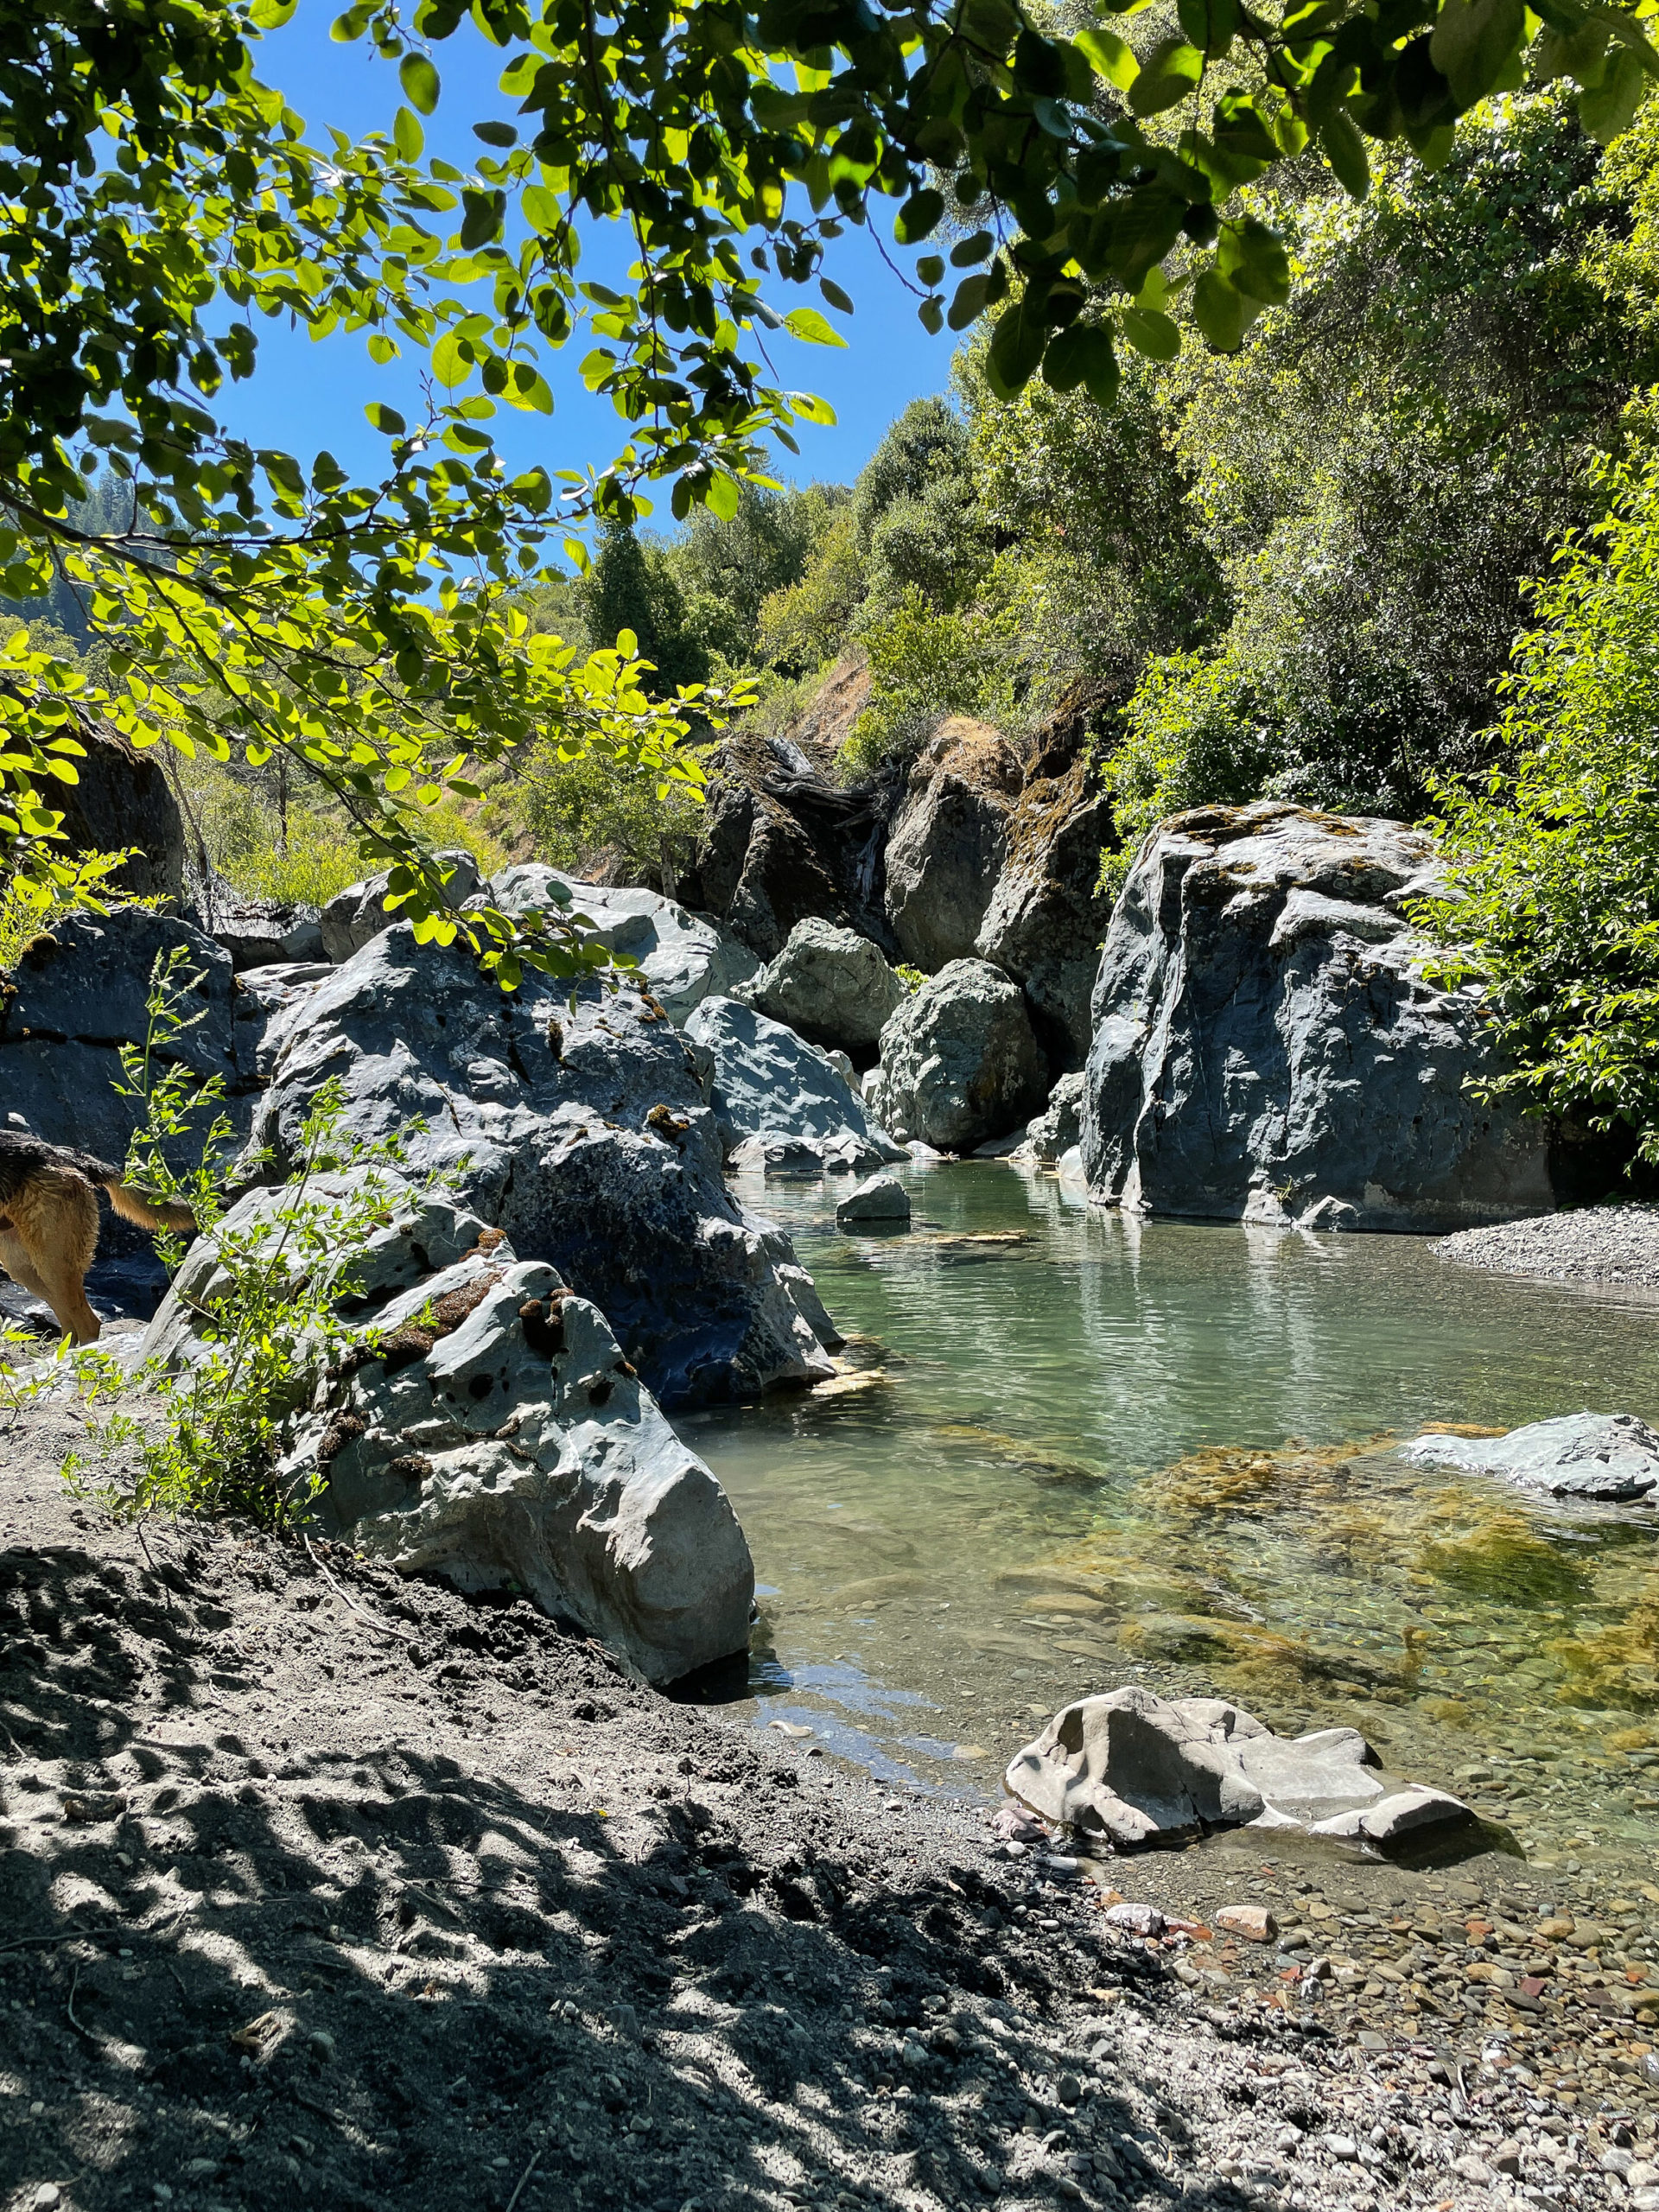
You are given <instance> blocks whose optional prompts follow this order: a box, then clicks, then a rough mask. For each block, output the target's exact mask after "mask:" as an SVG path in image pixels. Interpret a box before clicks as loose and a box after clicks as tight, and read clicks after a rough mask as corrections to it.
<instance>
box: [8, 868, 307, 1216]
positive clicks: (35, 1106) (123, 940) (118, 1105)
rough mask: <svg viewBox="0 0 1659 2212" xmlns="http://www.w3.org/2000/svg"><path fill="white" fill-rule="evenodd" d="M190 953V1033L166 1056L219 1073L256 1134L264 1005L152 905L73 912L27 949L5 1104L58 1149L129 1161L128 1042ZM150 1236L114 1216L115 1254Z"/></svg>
mask: <svg viewBox="0 0 1659 2212" xmlns="http://www.w3.org/2000/svg"><path fill="white" fill-rule="evenodd" d="M175 950H182V951H183V953H184V955H185V957H186V960H187V962H188V966H189V969H190V970H191V972H192V973H193V975H194V976H195V977H196V978H197V980H196V982H194V984H192V985H191V987H190V988H189V989H188V991H187V992H186V994H185V996H184V1000H183V1011H184V1012H185V1014H187V1016H188V1017H192V1018H191V1020H190V1026H189V1027H188V1028H185V1029H183V1030H181V1032H180V1033H178V1035H177V1036H176V1037H174V1038H172V1039H168V1041H167V1042H166V1044H165V1045H164V1046H158V1048H157V1053H156V1057H157V1058H158V1060H159V1061H162V1062H163V1063H166V1062H171V1063H174V1064H176V1065H181V1066H184V1067H187V1068H188V1069H190V1070H191V1071H192V1072H193V1073H194V1074H196V1075H198V1076H215V1075H216V1076H220V1077H223V1078H224V1081H225V1085H226V1102H225V1103H226V1112H227V1113H228V1115H229V1116H230V1118H231V1120H232V1122H233V1123H234V1124H236V1126H237V1127H238V1129H239V1130H240V1129H245V1128H246V1127H247V1123H248V1120H249V1117H250V1116H251V1113H252V1110H253V1093H254V1090H255V1088H256V1082H257V1052H258V1046H259V1040H260V1038H261V1036H262V1035H263V1033H264V1027H265V1020H266V1014H265V1009H264V1007H263V1006H262V1005H261V1003H260V1002H259V1001H258V1000H257V999H256V998H255V997H254V996H252V995H251V994H249V993H247V992H245V991H244V990H243V989H242V988H241V987H240V986H239V984H238V981H237V978H236V976H234V975H233V973H232V967H231V960H230V956H229V954H228V953H227V952H226V951H225V950H224V948H223V947H222V946H221V945H219V944H215V943H214V942H213V938H210V937H207V936H205V935H204V934H203V932H202V931H200V930H198V929H196V928H194V927H193V926H192V925H191V924H190V923H188V922H183V921H180V920H178V919H176V918H175V917H173V916H172V915H168V914H157V913H153V912H149V910H148V909H147V908H144V907H142V906H118V907H117V908H116V909H115V910H114V911H113V912H111V913H108V914H67V915H65V916H63V917H62V918H60V919H57V920H54V923H53V925H52V927H51V929H50V930H49V931H41V933H40V934H39V935H38V936H36V937H35V938H33V939H31V940H30V942H29V944H26V945H25V946H24V948H23V950H22V953H21V954H20V955H19V957H18V959H17V963H16V967H15V968H14V969H13V970H12V972H11V974H10V977H9V978H8V979H6V981H5V982H3V983H0V1105H3V1109H4V1110H5V1111H6V1112H7V1113H9V1114H16V1115H21V1116H22V1118H23V1120H24V1122H26V1123H27V1124H28V1126H29V1129H30V1130H31V1131H32V1132H33V1134H34V1135H35V1136H37V1137H43V1138H44V1139H45V1140H46V1141H47V1142H48V1144H67V1145H74V1146H79V1147H80V1148H81V1149H83V1150H85V1151H87V1152H92V1153H97V1154H99V1156H100V1157H101V1158H103V1159H105V1160H114V1161H116V1162H119V1161H120V1160H123V1159H124V1157H125V1155H126V1149H127V1141H128V1139H129V1138H130V1135H131V1134H132V1131H133V1129H134V1128H135V1127H136V1126H137V1121H138V1117H139V1109H138V1108H137V1104H136V1102H135V1101H134V1100H132V1099H130V1098H124V1097H123V1096H121V1095H120V1094H119V1092H118V1090H117V1089H116V1087H115V1086H116V1084H118V1082H121V1081H122V1080H123V1079H124V1078H123V1077H122V1072H121V1058H120V1052H119V1049H118V1048H119V1047H120V1046H122V1045H123V1044H142V1043H143V1039H144V1037H145V1035H146V1033H147V1028H148V1023H149V1013H148V1008H147V1001H148V998H149V989H150V976H151V973H152V971H153V969H154V967H155V964H156V961H157V960H158V959H165V958H166V957H168V955H170V954H171V953H172V952H174V951H175ZM205 1135H206V1130H205V1129H203V1130H200V1131H199V1132H197V1133H196V1134H195V1135H194V1138H193V1137H191V1136H189V1135H187V1136H186V1137H185V1138H183V1139H182V1140H181V1141H180V1142H179V1143H178V1144H177V1145H175V1147H173V1152H174V1156H175V1165H178V1166H187V1165H191V1164H194V1160H196V1159H199V1158H200V1150H201V1141H202V1138H203V1137H204V1136H205ZM140 1236H141V1232H139V1231H137V1230H131V1229H130V1227H129V1226H128V1225H127V1224H116V1223H111V1222H109V1221H107V1220H106V1223H105V1242H106V1244H107V1245H108V1247H109V1249H128V1250H130V1249H135V1248H136V1242H137V1239H138V1238H139V1237H140Z"/></svg>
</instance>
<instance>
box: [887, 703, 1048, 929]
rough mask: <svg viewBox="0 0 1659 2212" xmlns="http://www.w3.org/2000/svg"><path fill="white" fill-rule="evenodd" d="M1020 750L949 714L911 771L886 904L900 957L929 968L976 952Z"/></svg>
mask: <svg viewBox="0 0 1659 2212" xmlns="http://www.w3.org/2000/svg"><path fill="white" fill-rule="evenodd" d="M1021 781H1022V773H1021V770H1020V759H1019V755H1018V754H1017V753H1015V752H1014V747H1012V746H1011V745H1010V744H1009V743H1008V742H1007V739H1006V738H1004V737H1002V736H1001V734H999V733H998V732H997V731H995V730H994V729H992V728H989V727H988V725H987V724H986V723H984V722H976V721H968V720H967V719H966V718H965V717H963V716H954V717H953V718H952V719H951V720H950V721H947V722H945V723H944V724H943V725H942V726H941V728H940V729H939V731H938V734H937V735H936V736H935V737H934V738H933V739H932V740H931V742H930V743H929V744H928V745H927V746H926V747H925V748H924V749H923V752H922V753H921V756H920V758H919V759H918V760H917V762H916V765H915V766H914V767H913V768H912V770H911V773H910V783H909V786H908V788H907V790H906V797H905V803H904V805H903V806H902V807H901V808H900V810H899V814H898V816H897V817H896V818H895V819H894V822H893V831H892V835H891V836H889V838H888V840H887V918H888V920H889V921H890V922H891V923H892V925H893V935H894V937H895V938H897V939H898V941H899V949H900V950H901V951H902V952H903V954H904V956H905V958H906V960H908V961H912V962H913V963H915V965H916V966H917V967H918V968H925V969H929V970H930V971H931V970H933V969H939V968H943V967H944V965H945V963H946V962H947V961H951V960H961V959H964V958H966V957H968V955H969V954H970V953H971V952H972V951H973V950H974V943H975V940H976V938H977V937H978V935H979V931H980V925H981V924H982V922H983V920H984V918H985V910H986V908H987V906H988V905H989V904H990V900H991V893H992V891H993V889H994V888H995V884H996V880H997V876H998V874H999V872H1000V870H1001V866H1002V862H1003V860H1004V858H1005V857H1006V855H1007V826H1008V817H1009V815H1010V814H1011V812H1012V811H1013V809H1014V801H1015V799H1016V798H1018V797H1019V794H1020V784H1021Z"/></svg>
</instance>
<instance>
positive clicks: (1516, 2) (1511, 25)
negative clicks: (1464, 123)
mask: <svg viewBox="0 0 1659 2212" xmlns="http://www.w3.org/2000/svg"><path fill="white" fill-rule="evenodd" d="M1526 24H1527V10H1526V0H1443V4H1442V6H1441V9H1440V15H1439V16H1438V17H1437V18H1436V20H1435V24H1434V30H1433V35H1432V37H1431V38H1430V40H1429V42H1428V53H1429V59H1430V60H1432V61H1433V64H1434V67H1436V68H1437V69H1438V70H1439V71H1440V74H1441V76H1442V77H1444V78H1445V79H1446V83H1447V84H1448V85H1450V86H1451V87H1452V99H1454V100H1455V101H1456V102H1457V104H1458V106H1459V109H1464V108H1471V107H1473V105H1475V102H1476V101H1477V100H1479V99H1484V98H1485V96H1486V94H1487V93H1488V92H1491V89H1492V86H1494V85H1495V84H1496V83H1497V79H1498V78H1499V76H1500V75H1501V74H1502V73H1503V67H1504V65H1505V64H1506V63H1507V62H1508V61H1509V60H1510V56H1511V55H1512V54H1514V53H1515V52H1516V48H1518V47H1519V46H1520V44H1521V41H1522V37H1523V36H1524V35H1525V32H1526Z"/></svg>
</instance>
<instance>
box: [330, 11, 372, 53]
mask: <svg viewBox="0 0 1659 2212" xmlns="http://www.w3.org/2000/svg"><path fill="white" fill-rule="evenodd" d="M373 12H374V10H373V9H372V7H371V6H370V5H369V0H357V5H356V6H355V7H354V8H348V9H347V10H346V13H345V14H344V15H343V16H335V18H334V22H332V23H330V25H329V26H328V35H329V37H330V38H331V39H333V41H334V44H335V45H336V46H350V45H351V44H352V42H353V40H356V39H359V38H361V37H362V35H363V34H364V32H365V30H367V29H368V27H369V17H370V16H372V14H373Z"/></svg>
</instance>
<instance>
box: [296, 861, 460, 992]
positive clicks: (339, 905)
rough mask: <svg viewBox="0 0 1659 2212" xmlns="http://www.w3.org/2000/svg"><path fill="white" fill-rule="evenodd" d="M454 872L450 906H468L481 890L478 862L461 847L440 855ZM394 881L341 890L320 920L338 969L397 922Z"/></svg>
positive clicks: (447, 890) (378, 878)
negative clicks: (389, 891) (391, 903)
mask: <svg viewBox="0 0 1659 2212" xmlns="http://www.w3.org/2000/svg"><path fill="white" fill-rule="evenodd" d="M436 857H437V858H438V859H439V860H440V861H442V862H443V864H444V866H445V867H446V868H449V869H450V870H451V871H452V873H451V874H450V877H449V880H448V883H447V884H446V885H445V886H444V898H445V900H446V903H447V904H448V905H449V906H452V907H456V908H459V907H461V906H465V905H466V903H467V900H468V899H470V898H471V897H472V896H473V894H474V892H475V891H476V890H477V889H478V862H477V861H475V860H474V858H473V856H472V855H471V854H470V853H469V852H467V851H465V850H463V849H461V847H460V846H455V847H454V848H453V849H446V850H444V851H443V852H441V853H439V854H438V855H437V856H436ZM390 880H391V878H390V877H389V876H386V875H384V874H383V875H372V876H370V877H368V878H367V879H366V880H365V881H364V882H361V883H348V884H347V885H346V888H345V889H344V890H343V891H337V892H336V893H334V897H333V898H332V899H330V900H329V901H328V903H327V906H325V907H324V908H323V910H322V912H321V915H320V916H319V918H318V929H319V931H320V932H321V938H322V944H323V950H324V952H325V953H326V955H327V957H328V958H329V959H330V960H332V961H334V963H335V964H336V966H338V964H339V963H340V962H341V961H343V960H349V959H350V958H351V957H352V955H353V953H354V952H360V951H361V950H363V947H364V946H365V944H372V943H373V941H374V939H375V938H378V936H379V935H380V932H381V931H383V930H388V929H390V928H391V925H392V924H393V923H394V922H395V921H396V920H397V914H396V912H391V913H388V912H387V911H386V887H387V885H388V883H389V882H390Z"/></svg>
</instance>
